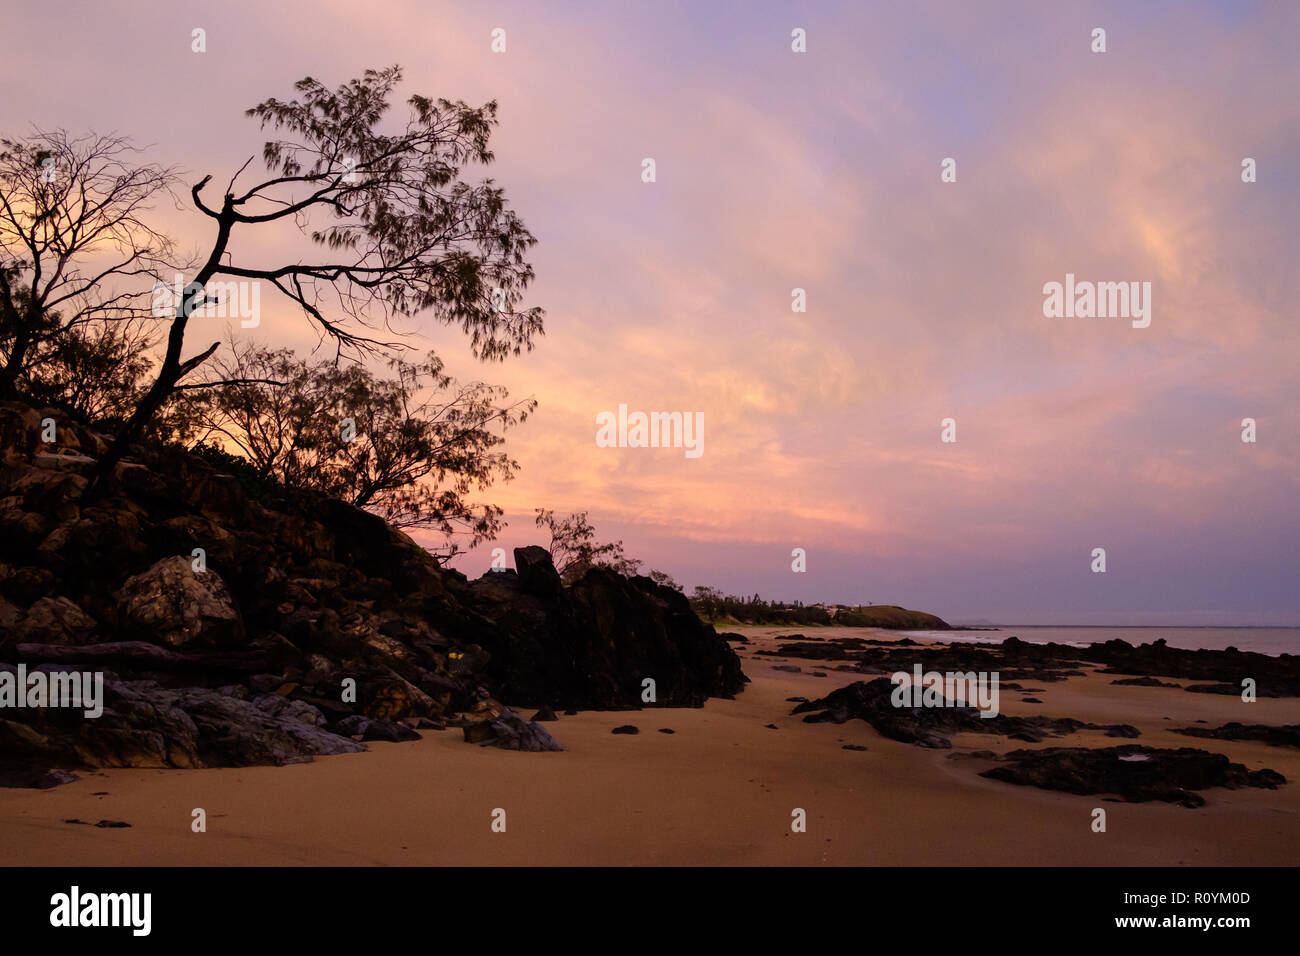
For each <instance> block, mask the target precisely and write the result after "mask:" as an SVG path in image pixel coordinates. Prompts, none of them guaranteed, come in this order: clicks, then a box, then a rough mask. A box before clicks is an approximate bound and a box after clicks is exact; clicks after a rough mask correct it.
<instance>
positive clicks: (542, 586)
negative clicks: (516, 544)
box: [515, 544, 563, 598]
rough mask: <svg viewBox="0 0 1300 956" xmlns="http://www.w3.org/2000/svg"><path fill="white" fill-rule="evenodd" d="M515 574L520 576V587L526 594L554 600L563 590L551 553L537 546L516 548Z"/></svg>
mask: <svg viewBox="0 0 1300 956" xmlns="http://www.w3.org/2000/svg"><path fill="white" fill-rule="evenodd" d="M515 572H516V573H517V574H518V575H519V587H520V589H521V590H522V591H523V592H524V593H525V594H536V595H538V596H540V597H552V598H553V597H556V596H558V595H559V594H560V592H561V591H562V590H563V585H562V584H561V583H560V575H559V573H558V572H557V571H556V570H555V565H554V564H553V563H552V561H551V553H550V552H549V551H547V550H546V549H545V548H541V547H538V546H537V545H535V544H533V545H529V546H528V547H526V548H515Z"/></svg>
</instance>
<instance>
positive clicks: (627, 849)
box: [0, 627, 1300, 866]
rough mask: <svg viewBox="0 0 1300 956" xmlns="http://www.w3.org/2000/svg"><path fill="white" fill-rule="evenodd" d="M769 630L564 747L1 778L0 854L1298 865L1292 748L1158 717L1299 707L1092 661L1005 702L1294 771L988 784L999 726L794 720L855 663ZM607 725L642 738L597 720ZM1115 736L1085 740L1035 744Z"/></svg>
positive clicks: (427, 749)
mask: <svg viewBox="0 0 1300 956" xmlns="http://www.w3.org/2000/svg"><path fill="white" fill-rule="evenodd" d="M767 630H772V629H770V628H762V627H756V628H740V629H737V630H735V631H734V632H733V633H741V634H743V635H744V636H746V637H747V639H748V640H750V643H749V644H741V645H738V646H736V651H737V653H738V654H739V655H740V656H741V658H742V660H743V663H744V667H745V671H746V673H747V674H748V675H749V676H750V677H751V679H752V682H751V683H750V684H749V685H748V686H747V687H746V688H745V690H744V691H743V692H742V693H740V694H738V695H737V696H736V698H735V699H734V700H726V699H720V698H711V699H710V700H708V701H707V702H706V703H705V705H704V706H703V707H701V708H653V709H644V710H640V711H626V710H624V711H583V712H581V713H580V714H578V715H576V716H566V717H561V719H560V720H559V721H557V722H555V723H548V724H546V727H547V729H548V730H549V731H551V732H552V733H553V734H554V735H555V736H556V738H557V739H558V740H559V741H560V743H561V744H563V746H564V748H565V750H564V751H563V752H560V753H519V752H511V751H504V750H498V749H496V748H480V747H476V746H471V745H469V744H466V743H465V742H464V741H463V739H462V734H461V733H460V731H458V730H454V729H452V730H447V731H441V732H428V733H425V734H424V738H423V739H422V740H418V741H413V742H409V743H400V744H388V743H374V744H371V745H370V750H369V751H368V752H365V753H359V754H343V755H338V756H333V757H322V758H318V759H316V760H315V761H313V762H311V763H304V764H294V765H289V766H284V767H245V768H233V769H212V770H133V769H122V770H118V769H113V770H100V771H92V772H89V773H85V774H84V775H83V776H82V778H81V779H80V780H78V781H75V782H73V783H70V784H66V785H64V786H61V787H57V788H55V789H52V790H43V791H39V790H0V863H4V864H5V865H41V864H45V863H50V864H53V863H56V862H57V863H58V864H59V865H103V866H113V865H162V866H184V865H217V866H221V865H426V864H437V865H470V866H474V865H496V864H512V865H529V864H544V865H562V866H568V865H613V866H617V865H632V864H637V865H758V866H765V865H795V866H803V865H981V866H998V865H1066V864H1068V865H1080V866H1137V865H1214V866H1222V865H1250V866H1261V865H1263V866H1271V865H1293V864H1294V860H1295V856H1296V850H1297V837H1296V834H1297V833H1300V826H1298V825H1297V824H1300V749H1295V748H1287V747H1277V746H1269V745H1267V744H1264V743H1260V742H1255V741H1236V740H1218V739H1215V740H1199V739H1193V738H1189V737H1186V736H1181V735H1179V734H1175V733H1173V732H1172V731H1171V730H1170V728H1173V727H1180V726H1183V725H1184V724H1192V723H1194V722H1195V721H1197V720H1204V721H1206V722H1207V724H1206V726H1209V727H1215V726H1219V725H1221V724H1224V723H1227V722H1230V721H1233V720H1246V719H1249V720H1250V721H1251V722H1254V723H1265V724H1270V725H1282V724H1296V723H1300V699H1297V698H1268V699H1265V698H1261V699H1260V700H1259V701H1258V702H1257V703H1256V704H1254V705H1251V710H1250V716H1249V718H1245V717H1243V716H1242V713H1241V707H1242V705H1241V703H1240V701H1239V700H1237V699H1236V698H1232V697H1224V696H1220V695H1211V694H1189V693H1179V692H1175V691H1173V690H1169V689H1166V688H1160V687H1142V686H1119V685H1115V684H1112V683H1110V681H1111V675H1100V674H1097V673H1095V670H1096V668H1095V667H1092V666H1089V673H1087V674H1086V675H1085V676H1082V677H1070V678H1068V679H1066V680H1064V681H1060V682H1056V683H1044V684H1042V685H1041V690H1039V689H1038V688H1039V685H1035V690H1036V694H1037V696H1038V697H1039V698H1041V699H1042V700H1043V702H1044V703H1043V704H1041V705H1036V704H1030V703H1026V702H1024V701H1023V700H1022V699H1021V697H1022V695H1021V694H1019V693H1012V692H1010V691H1008V692H1006V693H1005V695H1004V701H1003V708H1002V709H1003V712H1004V713H1007V714H1010V715H1014V716H1034V715H1044V714H1050V715H1052V716H1061V717H1065V716H1068V717H1071V718H1077V719H1080V720H1086V721H1097V722H1114V721H1124V722H1126V723H1130V724H1133V725H1135V726H1137V727H1138V728H1139V729H1140V730H1141V733H1142V736H1141V738H1140V740H1139V741H1138V742H1140V743H1142V744H1144V745H1147V746H1151V747H1169V748H1176V747H1198V748H1203V749H1206V750H1209V751H1212V752H1215V753H1224V754H1226V755H1228V756H1229V758H1230V759H1231V760H1233V761H1237V762H1240V763H1243V764H1245V765H1246V766H1247V767H1248V768H1249V769H1251V770H1256V769H1260V768H1263V767H1269V768H1272V769H1274V770H1277V771H1279V772H1280V773H1282V774H1283V775H1285V776H1286V777H1287V779H1288V781H1290V782H1288V783H1286V784H1284V785H1282V786H1281V787H1279V788H1278V789H1277V790H1256V789H1241V790H1226V789H1221V788H1214V789H1207V790H1204V791H1202V793H1203V795H1204V796H1205V797H1206V800H1207V804H1206V805H1205V806H1204V807H1201V808H1198V809H1187V808H1184V807H1180V806H1176V805H1171V804H1166V803H1159V802H1153V803H1123V802H1118V801H1113V802H1112V801H1111V800H1109V799H1108V798H1107V797H1104V796H1076V795H1072V794H1068V793H1063V792H1057V791H1049V790H1041V789H1037V788H1034V787H1025V786H1015V785H1012V784H1008V783H1003V782H1000V781H996V780H991V779H988V778H984V777H981V776H979V775H978V772H977V769H978V768H979V767H982V765H983V764H982V763H981V762H980V760H979V758H976V757H962V758H961V759H950V757H951V756H952V755H968V754H971V753H973V752H975V751H980V750H986V751H990V750H991V751H995V752H1005V751H1007V750H1011V749H1015V748H1018V747H1024V746H1025V745H1024V744H1022V743H1017V742H1015V741H1010V740H1007V739H1006V738H1002V737H996V736H990V735H986V734H965V733H963V734H958V735H955V736H954V737H953V741H952V743H953V748H952V750H929V749H924V748H920V747H916V746H912V745H910V744H906V743H901V742H898V741H894V740H889V739H886V738H884V737H882V736H881V735H880V734H878V733H877V732H876V731H875V730H874V729H873V728H872V727H871V726H869V725H868V724H866V723H865V722H863V721H861V720H850V721H848V722H847V723H844V724H838V725H832V724H808V723H805V722H803V720H802V717H801V716H796V715H792V714H791V710H792V709H793V707H794V706H795V705H794V704H793V703H791V702H789V701H787V699H786V698H789V697H807V698H810V699H816V698H819V697H824V696H825V695H826V694H828V693H830V692H831V691H832V690H833V689H835V688H837V687H840V686H845V685H847V684H850V683H853V682H854V681H857V680H861V679H863V675H862V674H859V673H851V672H844V671H836V670H834V669H832V667H831V666H827V665H829V664H831V662H822V661H810V660H805V659H799V658H781V657H768V656H763V655H758V654H757V653H756V652H757V651H760V650H771V649H773V648H772V645H771V644H770V643H769V642H770V638H771V636H773V635H768V634H763V633H762V632H763V631H767ZM775 630H777V631H786V632H788V631H789V629H788V628H776V629H775ZM854 630H855V631H856V630H861V631H870V630H872V629H854ZM891 635H892V636H894V637H895V639H896V638H897V634H896V632H892V631H883V632H880V636H881V637H882V638H886V639H887V638H889V637H890V636H891ZM864 636H865V635H864ZM938 643H945V642H936V644H938ZM923 646H935V645H923ZM780 665H785V666H797V667H799V668H800V670H799V671H798V672H790V671H781V670H776V669H775V668H776V667H777V666H780ZM818 671H824V672H825V673H826V675H827V676H825V677H819V676H816V673H817V672H818ZM1165 718H1170V719H1169V720H1166V719H1165ZM625 724H633V725H635V726H637V727H639V729H640V733H639V734H636V735H616V734H612V733H611V731H612V730H613V728H615V727H617V726H621V725H625ZM768 724H775V725H776V727H777V729H775V730H773V729H770V728H768V726H767V725H768ZM661 727H666V728H671V729H673V730H674V733H673V734H663V733H659V732H658V730H659V728H661ZM1115 743H1116V741H1114V740H1112V739H1109V738H1107V737H1105V736H1104V735H1103V734H1101V733H1099V732H1094V731H1080V732H1079V733H1076V734H1074V735H1072V736H1071V737H1068V738H1062V739H1059V740H1055V741H1051V742H1049V745H1059V746H1070V747H1107V746H1112V745H1114V744H1115ZM845 745H849V746H855V747H865V748H866V749H865V751H864V750H846V749H843V748H844V746H845ZM195 807H203V808H204V809H205V811H206V813H207V818H208V830H207V832H206V833H192V832H191V831H190V822H191V811H192V809H193V808H195ZM1094 807H1104V808H1106V810H1107V813H1108V815H1109V821H1110V822H1109V829H1108V832H1107V833H1104V834H1101V833H1093V832H1091V829H1090V819H1091V816H1090V815H1091V811H1092V809H1093V808H1094ZM498 808H501V809H505V810H506V812H507V831H506V832H505V833H493V832H492V831H491V828H490V824H491V814H492V811H493V810H494V809H498ZM794 808H802V809H804V810H806V811H807V817H808V828H807V832H806V833H792V832H791V829H790V820H791V812H792V810H793V809H794ZM68 819H80V820H84V821H86V822H87V823H91V824H93V823H95V822H97V821H99V820H101V819H104V820H112V821H122V822H126V823H129V824H130V827H129V828H120V829H109V828H105V829H99V828H96V827H94V826H83V825H78V824H70V823H65V822H64V821H65V820H68Z"/></svg>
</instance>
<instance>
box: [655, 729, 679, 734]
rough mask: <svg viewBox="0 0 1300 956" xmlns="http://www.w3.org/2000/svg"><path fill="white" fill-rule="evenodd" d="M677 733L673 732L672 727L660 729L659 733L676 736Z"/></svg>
mask: <svg viewBox="0 0 1300 956" xmlns="http://www.w3.org/2000/svg"><path fill="white" fill-rule="evenodd" d="M676 732H677V731H675V730H673V729H672V728H671V727H660V728H659V733H661V734H675V733H676Z"/></svg>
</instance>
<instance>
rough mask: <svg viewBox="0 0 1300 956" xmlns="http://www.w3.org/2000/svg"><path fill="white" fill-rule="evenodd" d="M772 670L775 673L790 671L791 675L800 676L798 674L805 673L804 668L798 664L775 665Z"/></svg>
mask: <svg viewBox="0 0 1300 956" xmlns="http://www.w3.org/2000/svg"><path fill="white" fill-rule="evenodd" d="M772 670H774V671H789V672H790V673H791V674H798V673H801V672H802V671H803V668H802V667H800V666H799V665H797V664H773V665H772Z"/></svg>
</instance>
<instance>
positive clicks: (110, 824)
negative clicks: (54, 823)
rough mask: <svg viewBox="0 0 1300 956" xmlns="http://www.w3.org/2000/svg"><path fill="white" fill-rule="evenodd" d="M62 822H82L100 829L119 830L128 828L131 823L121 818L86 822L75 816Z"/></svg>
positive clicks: (84, 824)
mask: <svg viewBox="0 0 1300 956" xmlns="http://www.w3.org/2000/svg"><path fill="white" fill-rule="evenodd" d="M63 822H64V823H80V824H82V825H83V826H88V827H89V826H94V827H98V828H99V829H101V830H120V829H123V828H128V829H129V828H130V826H131V824H129V823H125V822H123V821H121V820H100V821H99V822H98V823H87V822H86V821H85V820H78V819H76V818H75V817H74V818H72V819H71V820H64V821H63Z"/></svg>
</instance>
